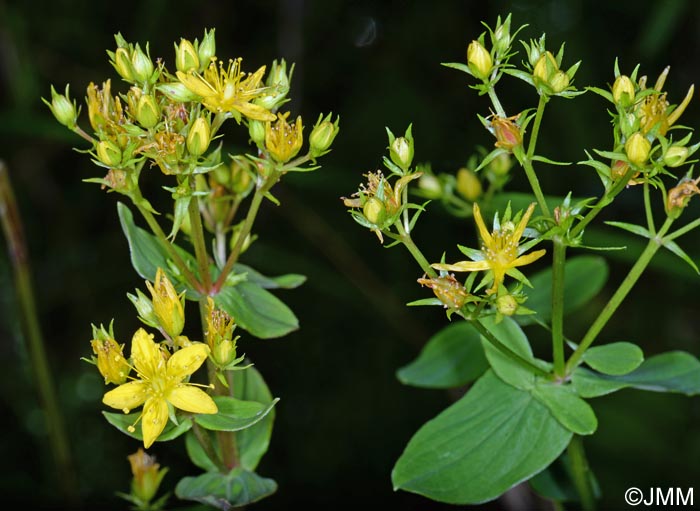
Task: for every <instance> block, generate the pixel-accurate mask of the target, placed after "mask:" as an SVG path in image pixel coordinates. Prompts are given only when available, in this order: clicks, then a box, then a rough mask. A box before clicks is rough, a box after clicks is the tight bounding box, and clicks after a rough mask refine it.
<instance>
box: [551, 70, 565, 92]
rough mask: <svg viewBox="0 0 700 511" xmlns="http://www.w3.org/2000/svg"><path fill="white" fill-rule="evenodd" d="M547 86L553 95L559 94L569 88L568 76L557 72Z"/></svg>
mask: <svg viewBox="0 0 700 511" xmlns="http://www.w3.org/2000/svg"><path fill="white" fill-rule="evenodd" d="M549 86H550V87H551V88H552V91H554V93H555V94H558V93H560V92H561V91H563V90H564V89H566V88H567V87H568V86H569V75H567V74H566V73H565V72H564V71H557V72H556V73H554V75H553V76H552V77H551V78H550V80H549Z"/></svg>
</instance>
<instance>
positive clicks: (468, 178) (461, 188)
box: [456, 168, 482, 202]
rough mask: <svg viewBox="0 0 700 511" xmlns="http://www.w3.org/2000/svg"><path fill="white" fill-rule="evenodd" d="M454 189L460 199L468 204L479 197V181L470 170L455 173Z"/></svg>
mask: <svg viewBox="0 0 700 511" xmlns="http://www.w3.org/2000/svg"><path fill="white" fill-rule="evenodd" d="M456 189H457V192H459V194H460V195H461V196H462V197H464V198H465V199H467V200H468V201H469V202H474V201H476V199H478V198H479V197H480V196H481V192H482V187H481V181H480V180H479V178H478V177H477V175H476V174H475V173H474V172H472V171H471V170H469V169H467V168H461V169H459V170H458V171H457V186H456Z"/></svg>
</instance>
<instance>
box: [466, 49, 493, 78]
mask: <svg viewBox="0 0 700 511" xmlns="http://www.w3.org/2000/svg"><path fill="white" fill-rule="evenodd" d="M467 65H468V66H469V70H470V71H471V72H472V74H473V75H474V76H476V77H477V78H479V79H481V80H488V77H489V74H490V73H491V70H492V69H493V60H492V59H491V54H490V53H489V52H488V51H487V50H486V48H484V45H483V44H481V43H480V42H479V41H472V42H471V43H470V44H469V47H468V48H467Z"/></svg>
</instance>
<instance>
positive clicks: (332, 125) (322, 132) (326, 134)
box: [309, 113, 340, 158]
mask: <svg viewBox="0 0 700 511" xmlns="http://www.w3.org/2000/svg"><path fill="white" fill-rule="evenodd" d="M322 115H323V114H321V115H319V117H318V121H317V122H316V125H315V126H314V129H313V130H312V131H311V135H309V148H310V149H309V150H310V152H311V157H312V158H318V157H319V156H321V155H323V154H325V153H326V152H327V151H328V150H329V149H330V147H331V144H332V143H333V140H334V139H335V137H336V135H337V134H338V131H340V128H339V127H338V123H339V122H340V116H338V118H337V119H336V120H335V122H331V119H332V116H333V114H332V113H331V114H328V115H327V116H326V117H325V118H323V119H322Z"/></svg>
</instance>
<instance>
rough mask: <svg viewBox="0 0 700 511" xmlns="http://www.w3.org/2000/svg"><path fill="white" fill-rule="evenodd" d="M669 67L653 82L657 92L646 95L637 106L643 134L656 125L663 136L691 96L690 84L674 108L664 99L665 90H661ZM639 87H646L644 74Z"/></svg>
mask: <svg viewBox="0 0 700 511" xmlns="http://www.w3.org/2000/svg"><path fill="white" fill-rule="evenodd" d="M670 69H671V68H670V66H666V68H665V69H664V70H663V71H662V72H661V74H660V75H659V78H658V79H657V80H656V83H655V84H654V90H655V91H657V92H658V94H651V95H649V96H646V97H645V98H644V100H643V101H642V102H640V104H639V106H638V107H637V112H636V115H637V117H638V118H639V120H640V126H641V130H642V133H643V134H645V135H646V134H647V133H649V132H650V131H651V130H652V129H654V127H656V128H657V129H658V133H659V135H661V136H664V135H665V134H666V132H667V131H668V129H669V128H670V127H671V126H672V125H673V123H675V122H676V121H677V120H678V119H679V118H680V116H681V114H682V113H683V112H684V111H685V109H686V108H687V106H688V104H689V103H690V100H691V99H692V98H693V93H694V91H695V86H694V85H691V86H690V88H689V89H688V92H687V94H686V95H685V98H683V101H682V102H681V104H680V105H678V106H677V107H675V108H674V107H671V105H670V104H669V102H668V100H667V99H666V92H663V90H662V89H663V86H664V83H666V77H667V76H668V72H669V70H670ZM639 87H640V88H641V89H642V90H644V89H646V76H643V77H641V78H640V79H639Z"/></svg>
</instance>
